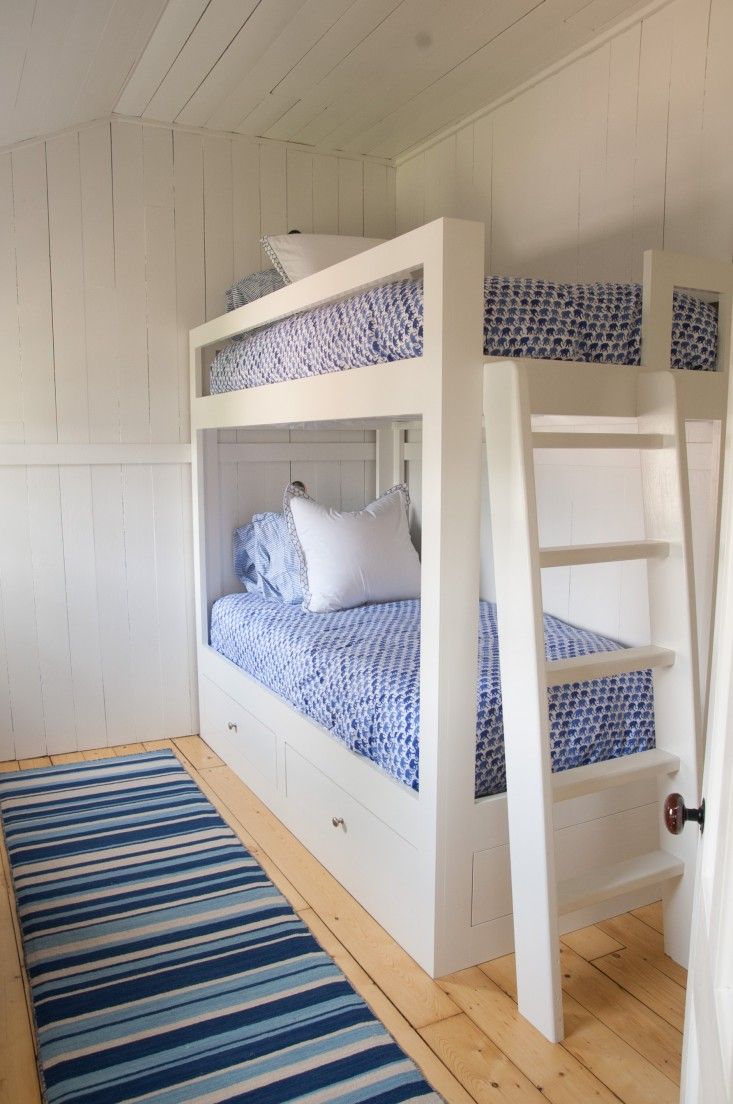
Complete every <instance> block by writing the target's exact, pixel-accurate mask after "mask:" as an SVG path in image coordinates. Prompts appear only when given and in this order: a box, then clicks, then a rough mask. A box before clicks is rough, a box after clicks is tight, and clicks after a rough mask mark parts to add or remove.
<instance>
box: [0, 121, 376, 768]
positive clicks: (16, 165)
mask: <svg viewBox="0 0 733 1104" xmlns="http://www.w3.org/2000/svg"><path fill="white" fill-rule="evenodd" d="M343 166H346V168H345V169H344V168H343ZM367 188H368V193H369V198H368V201H367V200H366V199H365V195H364V185H363V180H362V164H361V162H359V161H354V160H346V159H339V158H337V157H333V156H327V155H321V154H311V153H309V152H307V151H302V150H291V151H290V157H288V150H287V148H286V147H285V146H284V145H282V144H280V143H277V142H257V141H255V140H252V139H249V138H246V137H243V136H235V135H221V136H219V135H212V136H211V137H206V138H203V137H202V136H201V135H199V134H194V133H190V132H185V131H180V130H172V129H171V128H166V127H157V126H149V125H147V124H146V125H143V124H138V123H133V122H122V121H118V120H116V121H114V122H113V123H111V124H109V123H103V124H95V125H93V126H90V127H86V128H84V129H82V130H80V131H78V132H75V133H69V134H65V135H60V136H58V137H55V138H52V139H49V140H48V141H47V142H42V141H41V142H38V143H36V144H34V145H29V146H27V147H23V148H21V149H18V150H15V151H13V152H12V153H8V154H3V155H0V341H1V342H2V348H3V356H2V358H0V440H5V441H18V442H23V441H24V440H26V441H55V440H56V439H57V436H58V440H60V441H64V442H67V441H69V442H71V441H73V442H78V443H84V442H91V443H92V444H93V443H94V442H114V441H117V440H122V441H126V442H132V443H136V442H139V443H145V442H149V441H152V442H166V441H170V442H176V441H186V440H188V439H189V433H190V430H189V409H188V405H189V398H188V331H189V329H190V327H191V326H194V325H196V324H198V323H199V322H201V321H203V319H204V318H205V317H206V315H207V314H208V315H209V316H215V315H218V314H220V313H221V312H222V311H223V310H224V306H225V302H224V291H225V290H226V288H227V287H228V286H229V285H230V284H231V282H232V281H233V279H235V278H238V277H240V276H242V275H244V274H245V273H247V272H250V271H254V270H255V269H257V268H259V267H261V265H262V257H261V253H260V246H259V236H260V233H262V232H269V233H273V232H282V231H284V230H285V229H287V226H288V214H287V212H288V204H289V205H290V208H291V212H293V211H294V212H295V216H296V217H297V219H298V221H299V222H300V223H301V226H302V228H303V229H316V230H318V231H320V232H338V230H339V228H340V225H341V221H342V222H343V226H345V227H347V228H348V230H349V231H350V232H355V233H361V230H362V227H363V224H364V211H365V205H366V209H367V212H368V213H367V221H368V223H369V226H370V233H373V234H376V235H378V236H385V235H387V234H389V233H391V226H392V223H393V219H394V172H393V171H392V170H390V169H386V167H385V166H383V165H375V166H374V167H370V170H369V174H368V184H367ZM282 432H283V433H284V436H283V437H282V439H284V440H287V439H288V436H289V435H288V431H287V430H285V431H282ZM229 436H230V438H231V439H232V440H235V439H236V438H237V436H238V433H237V431H234V430H232V431H231V434H230V435H229ZM239 436H242V439H246V438H247V434H243V433H240V434H239ZM256 436H257V435H255V438H256ZM276 436H277V435H276ZM348 439H361V438H360V437H359V435H357V437H349V438H348ZM369 467H370V465H368V464H364V463H361V462H360V463H347V464H344V465H338V464H321V465H313V471H312V472H311V473H309V478H310V479H311V481H312V483H313V484H314V485H315V484H317V485H318V487H319V488H320V489H322V490H323V492H324V493H325V494H326V495H327V497H328V498H329V499H333V500H334V504H338V503H339V502H341V503H344V504H345V505H346V506H352V505H353V506H357V505H361V504H363V502H364V499H365V497H369V495H370V493H371V488H370V489H369V490H368V491H367V492H366V494H365V484H367V483H369V477H368V474H367V472H368V469H369ZM257 468H258V470H256V471H255V470H254V468H253V466H252V465H249V466H248V465H231V469H232V471H231V495H232V515H233V524H234V523H236V522H238V521H241V520H246V517H243V516H242V514H241V511H242V510H244V511H245V513H246V516H247V517H248V516H250V515H251V512H252V510H253V509H263V508H266V507H269V506H271V507H273V508H275V509H278V508H279V506H280V501H281V495H282V489H283V487H284V485H285V484H286V483H287V482H288V480H289V479H290V478H291V465H290V464H284V465H274V466H273V469H272V470H271V471H269V472H268V473H267V475H265V476H263V469H262V468H261V467H260V466H257ZM372 481H373V474H372ZM0 515H1V516H2V518H3V520H4V521H6V519H7V524H6V525H5V526H4V528H3V539H2V541H0V758H3V759H9V758H16V757H18V756H20V757H28V756H33V755H37V754H44V753H46V752H49V751H50V752H63V751H71V750H74V749H75V748H76V747H80V748H88V747H92V746H98V745H104V744H119V743H128V742H130V741H134V740H140V739H144V738H159V737H161V736H180V735H184V734H187V733H190V732H193V731H195V730H196V726H197V723H198V722H197V691H196V684H195V677H196V672H195V637H194V610H193V565H192V548H191V489H190V468H189V467H188V466H187V465H164V464H161V465H155V466H153V467H151V466H150V465H148V464H134V465H133V464H131V465H129V466H124V467H120V466H114V465H102V464H100V465H93V466H86V467H85V466H74V467H70V466H62V467H44V468H40V467H39V468H33V467H29V468H27V469H24V468H10V467H6V468H0ZM222 544H223V545H225V546H226V555H227V557H229V549H228V544H229V542H228V539H227V540H225V541H223V542H222ZM226 572H227V573H228V574H227V576H226V577H228V578H229V580H230V583H231V586H232V587H236V586H238V584H237V582H236V580H235V579H233V577H232V574H231V566H230V565H227V566H226Z"/></svg>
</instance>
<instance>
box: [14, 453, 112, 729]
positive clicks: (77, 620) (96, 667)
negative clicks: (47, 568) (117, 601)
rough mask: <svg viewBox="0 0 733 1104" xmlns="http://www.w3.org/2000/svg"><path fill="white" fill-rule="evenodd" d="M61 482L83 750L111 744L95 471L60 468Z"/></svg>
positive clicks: (71, 637) (73, 661)
mask: <svg viewBox="0 0 733 1104" xmlns="http://www.w3.org/2000/svg"><path fill="white" fill-rule="evenodd" d="M59 483H60V488H61V518H62V524H63V530H64V539H63V549H64V571H65V576H66V610H67V618H68V624H69V648H70V654H71V673H72V678H73V683H74V704H75V710H76V746H77V747H78V748H80V749H82V750H83V749H84V748H93V747H100V746H102V745H104V744H106V743H108V735H107V721H106V716H105V707H104V686H103V682H102V663H101V659H100V635H99V604H98V598H97V572H96V564H95V553H94V511H93V505H92V481H91V471H90V469H89V468H88V467H68V468H61V469H60V471H59ZM16 731H17V730H16ZM20 735H21V736H22V730H20ZM71 750H73V748H72V749H71Z"/></svg>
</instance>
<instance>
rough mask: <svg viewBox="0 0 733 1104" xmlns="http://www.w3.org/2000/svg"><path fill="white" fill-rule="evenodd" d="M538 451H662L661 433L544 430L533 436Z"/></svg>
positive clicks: (533, 445) (662, 440) (533, 443)
mask: <svg viewBox="0 0 733 1104" xmlns="http://www.w3.org/2000/svg"><path fill="white" fill-rule="evenodd" d="M532 448H536V449H660V448H664V437H663V436H662V434H661V433H559V432H558V433H553V432H552V431H551V430H543V431H539V432H536V433H533V434H532Z"/></svg>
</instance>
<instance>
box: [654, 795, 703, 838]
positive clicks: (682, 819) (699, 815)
mask: <svg viewBox="0 0 733 1104" xmlns="http://www.w3.org/2000/svg"><path fill="white" fill-rule="evenodd" d="M688 820H694V821H695V823H696V824H699V825H700V831H701V832H702V830H703V828H704V827H705V802H704V801H703V802H702V804H701V805H700V808H699V809H688V808H687V806H686V805H685V799H684V798H683V796H682V794H678V793H673V794H670V795H669V797H667V799H666V800H665V802H664V823H665V826H666V828H667V831H668V832H671V833H672V835H673V836H678V835H679V834H680V832H681V831H682V829H683V828H684V826H685V825H686V824H687V822H688Z"/></svg>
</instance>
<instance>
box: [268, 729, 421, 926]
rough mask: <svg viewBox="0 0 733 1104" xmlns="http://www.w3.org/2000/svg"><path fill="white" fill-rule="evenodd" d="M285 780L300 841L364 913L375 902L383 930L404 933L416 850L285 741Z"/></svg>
mask: <svg viewBox="0 0 733 1104" xmlns="http://www.w3.org/2000/svg"><path fill="white" fill-rule="evenodd" d="M285 778H286V781H285V785H286V790H287V810H288V819H289V822H290V825H291V827H292V828H293V830H294V831H295V833H296V835H297V836H298V838H299V839H300V840H301V842H302V843H304V844H305V846H306V847H307V848H308V849H309V851H311V852H312V853H313V854H314V855H317V856H318V858H319V859H320V860H321V862H323V863H324V865H325V866H327V867H328V869H329V870H330V871H331V872H332V874H334V876H335V877H336V878H337V879H338V881H340V882H341V883H342V885H344V886H345V887H346V888H347V889H348V890H349V891H350V892H351V893H353V894H354V896H355V897H357V898H358V899H359V900H360V901H361V902H362V904H364V905H365V906H366V907H367V909H369V911H373V910H375V907H376V905H377V903H378V905H379V909H378V911H379V913H380V914H381V915H380V922H381V923H382V924H383V925H384V926H385V927H387V928H392V930H394V928H395V927H398V928H402V929H403V930H405V929H407V928H408V927H409V925H410V923H414V916H415V907H416V904H415V902H416V898H415V897H413V896H412V893H411V891H410V887H415V886H416V866H417V860H418V853H417V851H416V850H415V848H414V847H413V846H412V845H411V844H410V843H408V842H407V840H405V839H403V837H402V836H400V835H398V833H397V832H395V831H394V830H393V829H392V828H390V827H389V826H388V825H387V824H385V823H384V821H382V820H380V819H379V817H377V816H375V815H374V813H372V812H370V811H369V809H367V808H366V807H365V806H364V805H362V804H361V803H360V802H359V801H357V799H356V798H355V797H352V795H351V794H349V793H347V791H346V790H344V789H342V787H341V786H339V785H337V784H336V783H335V782H334V781H333V780H332V779H331V778H329V777H328V776H327V775H326V774H324V773H323V772H322V771H321V770H319V769H318V768H317V767H315V766H314V765H313V764H312V763H310V762H309V761H308V760H307V759H305V758H304V757H303V756H302V755H301V754H300V753H299V752H297V751H296V750H295V749H294V748H293V747H292V746H291V745H289V744H287V743H286V745H285ZM370 903H371V904H370ZM385 909H386V910H387V913H391V914H392V916H391V919H392V923H391V924H390V923H389V921H388V917H387V915H385V911H384V910H385Z"/></svg>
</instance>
